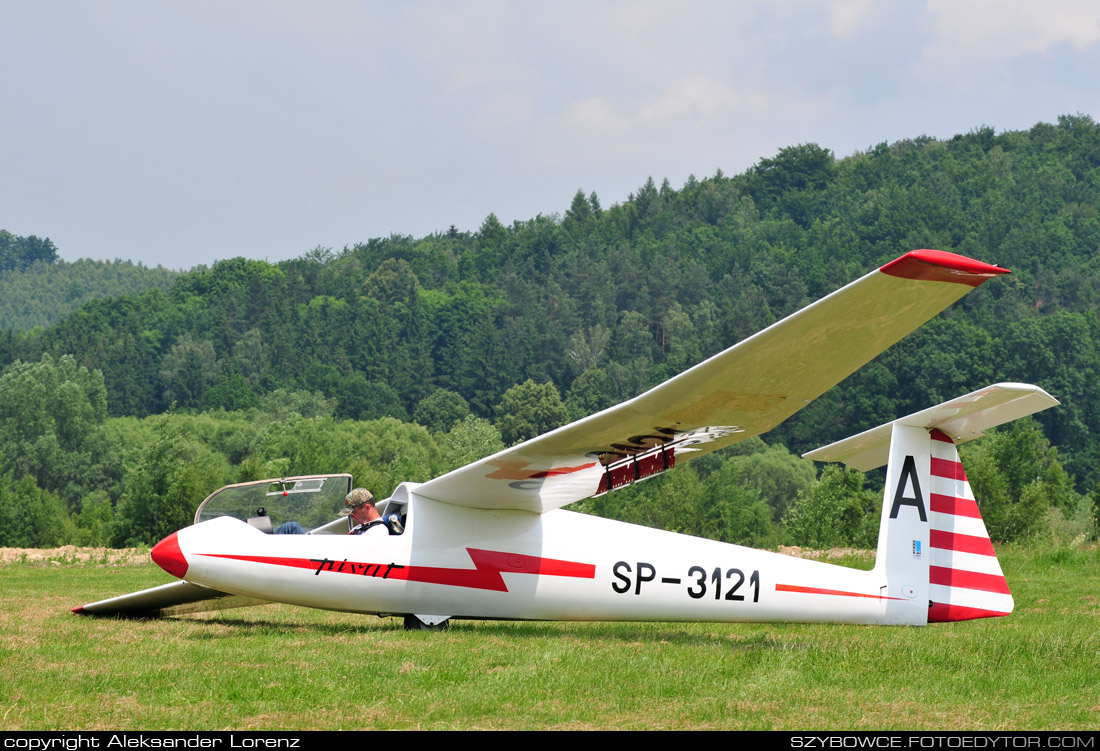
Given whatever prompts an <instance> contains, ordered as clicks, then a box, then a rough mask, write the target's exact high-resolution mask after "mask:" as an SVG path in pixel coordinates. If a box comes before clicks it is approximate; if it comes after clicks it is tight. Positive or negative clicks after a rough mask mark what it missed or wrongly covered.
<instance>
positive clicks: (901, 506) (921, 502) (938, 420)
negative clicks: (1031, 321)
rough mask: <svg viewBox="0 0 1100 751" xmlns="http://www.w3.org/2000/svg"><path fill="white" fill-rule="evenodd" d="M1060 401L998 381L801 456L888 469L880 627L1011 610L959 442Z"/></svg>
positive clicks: (1032, 388)
mask: <svg viewBox="0 0 1100 751" xmlns="http://www.w3.org/2000/svg"><path fill="white" fill-rule="evenodd" d="M1057 403H1058V402H1057V401H1056V400H1055V399H1054V398H1053V397H1051V396H1050V395H1049V394H1047V393H1046V392H1045V391H1043V390H1042V389H1041V388H1039V387H1037V386H1030V385H1028V384H1022V383H998V384H994V385H992V386H988V387H986V388H984V389H981V390H979V391H975V392H973V393H970V394H967V395H965V396H961V397H959V398H957V399H952V400H950V401H948V402H944V403H943V404H940V405H938V406H936V407H932V408H930V409H926V410H923V411H921V412H917V413H914V414H912V415H909V416H907V417H903V418H900V419H898V420H895V421H894V422H892V423H887V424H885V425H880V426H879V427H877V428H873V429H871V430H868V431H865V432H864V433H860V434H859V435H857V436H852V437H851V438H846V439H844V440H843V441H838V442H837V443H833V444H830V445H829V446H825V447H823V448H820V449H817V450H815V451H811V452H809V453H808V454H806V456H807V457H809V458H811V459H816V460H820V461H839V462H843V463H844V464H847V465H848V466H851V467H854V468H855V469H859V470H862V471H867V470H870V469H874V468H876V467H880V466H882V465H883V464H886V465H887V467H886V487H885V490H884V494H883V502H882V520H881V522H880V525H879V542H878V557H877V558H876V561H875V572H877V574H878V575H879V581H881V582H883V584H882V585H881V590H880V596H881V597H882V602H883V603H884V610H883V616H882V622H883V623H888V624H898V625H924V624H925V623H932V622H937V621H965V620H970V619H973V618H990V617H994V616H1001V615H1008V614H1009V613H1011V612H1012V608H1013V601H1012V594H1011V593H1010V592H1009V589H1008V584H1007V582H1006V581H1005V577H1004V573H1003V572H1002V571H1001V566H1000V563H998V561H997V556H996V554H995V553H994V551H993V543H992V542H991V541H990V538H989V532H988V531H987V530H986V527H985V522H983V521H982V516H981V513H980V512H979V511H978V504H977V501H976V500H975V498H974V493H973V490H972V489H971V487H970V482H969V480H968V479H967V477H966V472H965V471H964V470H963V466H962V462H961V461H960V460H959V454H958V451H957V450H956V448H955V445H956V443H963V442H965V441H969V440H973V439H974V438H978V437H980V436H981V435H982V432H983V431H984V430H987V429H989V428H992V427H994V426H996V425H1000V424H1002V423H1005V422H1009V421H1011V420H1015V419H1017V418H1020V417H1023V416H1025V415H1029V414H1032V413H1034V412H1038V411H1039V410H1042V409H1046V408H1047V407H1053V406H1054V405H1056V404H1057Z"/></svg>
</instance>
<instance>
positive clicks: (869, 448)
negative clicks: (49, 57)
mask: <svg viewBox="0 0 1100 751" xmlns="http://www.w3.org/2000/svg"><path fill="white" fill-rule="evenodd" d="M1056 404H1058V400H1057V399H1055V398H1054V397H1053V396H1051V395H1050V394H1048V393H1047V392H1045V391H1043V390H1042V389H1041V388H1039V387H1038V386H1031V385H1029V384H1026V383H995V384H993V385H992V386H987V387H986V388H984V389H980V390H978V391H975V392H973V393H970V394H967V395H966V396H960V397H958V398H957V399H952V400H951V401H948V402H944V403H943V404H940V405H939V406H936V407H930V408H929V409H925V410H921V411H920V412H914V413H913V414H911V415H908V416H907V417H902V418H900V419H898V420H894V421H893V422H888V423H886V424H885V425H879V426H878V427H877V428H872V429H870V430H866V431H864V432H862V433H860V434H859V435H854V436H852V437H851V438H845V439H844V440H843V441H837V442H836V443H830V444H829V445H828V446H823V447H821V448H819V449H814V450H813V451H810V452H808V453H805V454H803V455H802V456H804V457H805V458H807V459H813V460H814V461H819V462H840V463H842V464H846V465H847V466H849V467H852V468H853V469H858V470H859V471H861V472H867V471H868V470H872V469H875V468H876V467H881V466H882V465H883V464H886V461H887V459H888V458H889V456H890V426H891V425H893V424H894V423H897V424H899V425H906V426H911V427H917V428H925V429H926V430H932V429H933V428H935V429H938V430H940V431H942V432H943V433H945V434H946V435H947V436H949V437H950V438H951V440H952V441H954V443H955V444H956V445H958V444H960V443H966V442H967V441H972V440H974V439H975V438H981V436H982V435H983V431H986V430H989V429H990V428H994V427H996V426H998V425H1001V424H1003V423H1006V422H1011V421H1012V420H1017V419H1019V418H1021V417H1026V416H1027V415H1030V414H1033V413H1035V412H1040V411H1042V410H1044V409H1046V408H1048V407H1053V406H1055V405H1056Z"/></svg>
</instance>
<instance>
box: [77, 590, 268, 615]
mask: <svg viewBox="0 0 1100 751" xmlns="http://www.w3.org/2000/svg"><path fill="white" fill-rule="evenodd" d="M267 604H268V602H267V601H266V600H256V599H253V598H251V597H240V596H238V595H231V594H229V593H227V592H220V591H218V590H216V589H210V588H209V587H200V586H199V585H198V584H191V583H190V582H186V581H177V582H172V583H171V584H164V585H161V586H159V587H153V588H152V589H144V590H142V591H140V592H132V593H130V594H128V595H121V596H120V597H112V598H110V599H109V600H100V601H99V602H93V603H90V604H88V605H83V606H81V607H77V608H73V612H74V613H77V614H79V615H99V616H122V617H127V618H160V617H163V616H169V615H182V614H184V613H201V612H204V611H208V610H226V609H229V608H243V607H248V606H250V605H267Z"/></svg>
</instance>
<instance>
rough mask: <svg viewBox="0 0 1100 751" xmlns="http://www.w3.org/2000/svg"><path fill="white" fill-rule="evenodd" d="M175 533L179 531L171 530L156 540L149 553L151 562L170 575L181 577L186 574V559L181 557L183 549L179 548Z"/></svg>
mask: <svg viewBox="0 0 1100 751" xmlns="http://www.w3.org/2000/svg"><path fill="white" fill-rule="evenodd" d="M177 534H179V533H178V532H173V533H172V534H170V535H168V536H167V537H165V538H164V539H163V540H161V541H160V542H158V543H157V544H156V545H154V546H153V549H152V550H151V551H149V555H150V557H152V559H153V563H155V564H157V565H158V566H160V567H161V568H162V569H164V570H165V571H167V572H168V573H170V574H171V575H172V576H175V577H177V578H179V579H182V578H183V577H184V576H186V575H187V559H186V558H184V557H183V551H182V550H180V544H179V541H178V540H177V539H176V535H177Z"/></svg>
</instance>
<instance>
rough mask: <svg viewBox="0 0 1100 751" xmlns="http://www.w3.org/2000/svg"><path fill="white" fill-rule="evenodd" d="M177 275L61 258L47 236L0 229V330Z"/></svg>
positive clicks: (166, 283)
mask: <svg viewBox="0 0 1100 751" xmlns="http://www.w3.org/2000/svg"><path fill="white" fill-rule="evenodd" d="M177 276H179V272H175V271H169V270H167V269H163V268H161V267H160V266H158V267H156V268H155V269H150V268H148V267H146V266H143V265H142V264H140V263H133V262H131V261H120V260H115V261H93V260H90V259H80V260H79V261H73V262H68V261H63V260H61V259H60V258H58V255H57V248H56V247H55V246H54V244H53V242H51V241H50V239H49V238H38V237H35V236H34V235H31V236H29V237H20V236H18V235H13V234H12V233H10V232H7V231H6V230H0V330H4V331H8V330H11V331H24V330H26V329H29V328H33V327H34V326H47V325H49V324H51V323H54V322H55V321H58V320H60V319H62V318H64V317H65V316H67V315H69V314H70V313H72V312H73V311H75V310H76V309H77V308H79V307H80V306H81V305H83V304H84V303H86V302H88V301H89V300H95V299H98V298H101V297H111V296H122V295H132V294H136V293H139V292H142V291H144V290H146V289H150V288H154V287H155V288H159V289H168V288H169V287H171V286H172V282H173V281H175V278H176V277H177Z"/></svg>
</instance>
